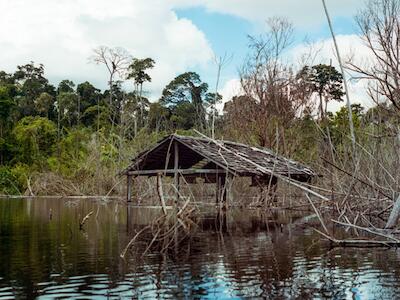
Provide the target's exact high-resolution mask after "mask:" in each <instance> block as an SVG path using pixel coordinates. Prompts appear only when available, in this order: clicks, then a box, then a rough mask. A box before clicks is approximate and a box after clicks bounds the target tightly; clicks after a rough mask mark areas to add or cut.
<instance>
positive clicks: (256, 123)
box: [233, 18, 309, 147]
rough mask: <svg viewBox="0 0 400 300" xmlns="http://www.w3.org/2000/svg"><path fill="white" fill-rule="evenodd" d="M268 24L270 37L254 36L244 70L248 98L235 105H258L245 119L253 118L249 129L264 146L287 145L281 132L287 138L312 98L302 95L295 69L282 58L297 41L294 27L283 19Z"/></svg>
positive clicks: (243, 89) (244, 86) (271, 20)
mask: <svg viewBox="0 0 400 300" xmlns="http://www.w3.org/2000/svg"><path fill="white" fill-rule="evenodd" d="M268 24H269V27H270V30H269V31H268V32H267V33H266V34H264V35H261V36H259V37H250V51H249V54H248V56H247V59H246V61H245V63H244V65H243V67H242V68H241V70H240V81H241V88H242V91H243V95H244V96H245V97H243V98H241V99H240V101H239V99H237V101H235V102H233V105H246V104H245V101H246V99H247V100H248V101H250V102H249V103H248V105H249V107H253V106H254V105H256V109H254V114H253V115H251V116H245V117H244V118H251V119H252V121H251V122H250V124H251V130H250V128H248V130H249V132H251V135H252V136H254V135H255V136H256V137H257V141H258V143H259V144H260V145H261V146H264V147H274V146H275V144H276V141H277V140H279V143H280V144H282V146H284V144H283V143H281V142H280V141H283V139H278V136H277V135H278V134H277V133H279V134H280V135H283V134H284V131H285V129H287V128H290V126H291V124H292V122H293V121H294V120H295V118H296V116H297V115H298V114H299V112H300V110H301V109H302V107H304V106H305V104H306V103H307V101H308V100H309V98H308V97H307V93H304V94H303V95H302V93H300V85H298V83H297V78H296V74H295V73H294V72H293V66H292V65H289V64H287V63H285V61H284V60H283V59H282V57H283V55H284V53H285V51H286V50H287V49H288V48H289V46H290V45H291V43H292V40H293V26H292V24H291V23H289V22H288V21H287V20H286V19H282V18H273V19H270V20H269V21H268ZM300 96H302V97H300ZM252 102H254V103H252ZM240 110H242V109H241V108H240V109H239V108H238V109H235V110H234V111H240ZM247 110H248V109H247V108H246V109H244V111H247Z"/></svg>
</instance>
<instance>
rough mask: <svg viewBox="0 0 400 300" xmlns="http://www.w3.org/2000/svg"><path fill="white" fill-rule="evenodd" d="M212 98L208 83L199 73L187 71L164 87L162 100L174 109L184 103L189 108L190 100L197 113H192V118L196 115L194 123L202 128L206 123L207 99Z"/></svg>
mask: <svg viewBox="0 0 400 300" xmlns="http://www.w3.org/2000/svg"><path fill="white" fill-rule="evenodd" d="M210 99H212V96H210V95H209V93H208V84H207V83H204V82H202V81H201V79H200V76H199V75H198V74H197V73H195V72H186V73H183V74H181V75H179V76H177V77H175V79H174V80H172V81H171V82H170V83H169V84H168V85H167V86H166V87H165V88H164V90H163V92H162V96H161V99H160V102H161V103H162V104H163V105H165V106H166V107H170V108H172V111H174V107H176V106H177V105H178V104H182V103H184V104H182V105H183V106H184V107H185V109H188V108H189V106H188V105H187V103H185V102H190V103H191V104H192V105H193V107H194V110H195V115H194V116H193V115H191V116H190V118H192V117H194V125H195V126H196V127H197V128H200V129H202V128H204V127H205V123H206V109H205V106H206V101H209V100H210ZM180 117H181V116H180ZM188 117H189V116H188ZM184 123H185V124H189V123H190V121H189V120H187V121H185V122H184Z"/></svg>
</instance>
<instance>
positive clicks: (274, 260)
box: [0, 199, 400, 299]
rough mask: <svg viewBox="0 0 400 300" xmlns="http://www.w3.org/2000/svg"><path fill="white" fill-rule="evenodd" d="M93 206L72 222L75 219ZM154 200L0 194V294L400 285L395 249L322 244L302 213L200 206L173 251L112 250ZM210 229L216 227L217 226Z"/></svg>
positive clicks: (301, 292) (176, 293) (223, 293)
mask: <svg viewBox="0 0 400 300" xmlns="http://www.w3.org/2000/svg"><path fill="white" fill-rule="evenodd" d="M90 211H93V215H92V216H91V218H90V219H89V220H88V221H87V222H86V224H85V225H84V230H83V231H80V230H79V221H80V220H81V219H82V218H83V217H84V216H85V215H86V214H87V213H88V212H90ZM158 213H159V211H158V210H156V209H145V208H135V207H126V206H125V205H123V204H121V203H118V202H116V201H108V202H105V201H92V200H64V199H35V200H0V262H1V265H0V298H14V297H20V298H34V297H39V298H46V299H49V298H62V297H68V298H74V297H75V298H88V297H98V298H117V299H118V298H125V297H126V298H150V299H161V298H174V299H175V298H206V299H207V298H213V299H214V298H218V299H231V298H244V297H251V298H257V297H259V298H267V299H276V298H278V299H279V298H301V299H304V298H329V299H330V298H337V299H343V298H350V299H351V298H356V299H357V298H359V299H376V298H380V299H394V298H396V297H397V293H398V292H400V280H399V278H400V273H399V270H400V267H399V261H400V258H399V252H398V251H397V250H395V249H391V250H385V249H351V248H350V249H342V248H333V249H330V248H329V244H326V243H320V242H318V239H319V236H317V235H316V234H315V233H314V232H313V231H312V230H311V229H307V228H303V227H301V226H295V225H293V224H294V223H296V221H298V220H299V219H300V218H301V217H302V215H300V214H295V213H273V214H266V213H263V212H262V211H245V210H235V211H228V212H227V213H226V214H219V215H216V214H213V213H212V211H205V212H204V215H205V216H206V217H204V218H203V219H202V221H201V228H200V230H198V231H197V232H196V234H195V236H193V237H191V240H190V242H188V243H186V244H185V245H183V246H182V247H181V248H180V249H179V253H178V255H177V256H162V255H160V254H158V253H154V252H153V253H151V252H150V253H149V254H147V255H146V256H145V257H142V256H141V254H142V252H143V250H144V247H145V246H144V245H142V244H140V243H139V244H137V245H136V246H135V247H134V250H133V252H132V253H131V254H130V255H129V256H128V257H127V259H126V261H124V260H122V259H121V258H120V257H119V254H120V253H121V252H122V250H123V248H124V247H125V245H126V244H127V242H128V241H129V239H130V237H132V236H133V234H134V232H135V231H136V230H138V229H139V228H141V227H143V226H145V224H146V223H147V222H148V221H149V220H151V219H153V218H154V217H156V216H157V214H158ZM217 229H218V230H217Z"/></svg>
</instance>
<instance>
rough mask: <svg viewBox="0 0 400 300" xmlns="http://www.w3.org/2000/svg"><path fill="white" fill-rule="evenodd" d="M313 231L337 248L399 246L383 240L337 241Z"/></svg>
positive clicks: (397, 243)
mask: <svg viewBox="0 0 400 300" xmlns="http://www.w3.org/2000/svg"><path fill="white" fill-rule="evenodd" d="M314 231H315V232H317V233H319V234H320V235H322V236H323V237H325V238H327V239H328V240H329V241H331V242H332V243H334V244H337V245H339V246H362V247H377V246H378V247H382V246H387V247H393V246H398V245H400V242H396V241H384V240H361V239H359V240H357V239H345V240H338V239H336V238H334V237H331V236H329V235H327V234H325V233H323V232H321V231H319V230H318V229H315V228H314Z"/></svg>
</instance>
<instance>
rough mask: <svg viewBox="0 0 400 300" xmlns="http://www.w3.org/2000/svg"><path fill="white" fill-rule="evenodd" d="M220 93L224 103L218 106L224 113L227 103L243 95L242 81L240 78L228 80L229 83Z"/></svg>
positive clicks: (226, 83)
mask: <svg viewBox="0 0 400 300" xmlns="http://www.w3.org/2000/svg"><path fill="white" fill-rule="evenodd" d="M219 93H220V94H221V96H222V102H221V103H219V104H217V109H218V110H219V111H221V112H222V110H223V109H224V105H225V103H226V102H228V101H230V100H231V99H232V98H233V97H234V96H237V95H240V94H241V93H242V88H241V85H240V80H239V79H238V78H233V79H230V80H228V81H227V82H225V84H224V86H223V87H222V89H221V90H220V91H219Z"/></svg>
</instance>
